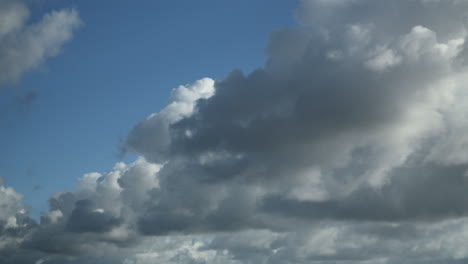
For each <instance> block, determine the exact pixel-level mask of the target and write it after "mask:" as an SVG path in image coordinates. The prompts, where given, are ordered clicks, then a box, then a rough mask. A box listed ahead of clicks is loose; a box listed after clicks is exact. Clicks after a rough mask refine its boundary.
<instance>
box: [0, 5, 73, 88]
mask: <svg viewBox="0 0 468 264" xmlns="http://www.w3.org/2000/svg"><path fill="white" fill-rule="evenodd" d="M0 10H1V11H0V82H5V81H15V80H18V79H19V77H20V76H21V74H23V73H24V72H26V71H28V70H31V69H34V68H37V67H38V66H39V65H40V64H42V63H43V62H44V61H45V60H46V59H47V58H49V57H53V56H55V55H57V54H58V53H59V52H60V50H61V48H62V46H63V45H64V44H65V43H66V42H68V41H69V40H70V39H71V38H72V37H73V31H74V30H75V29H76V28H77V27H78V26H79V25H80V24H81V21H80V19H79V17H78V12H77V11H76V10H74V9H63V10H60V11H52V12H51V13H49V14H46V15H44V17H43V18H42V19H41V20H40V21H39V22H37V23H36V24H27V23H26V22H27V19H28V17H29V10H28V8H27V7H26V6H25V5H24V4H23V3H22V2H20V1H2V2H0Z"/></svg>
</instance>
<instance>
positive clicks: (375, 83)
mask: <svg viewBox="0 0 468 264" xmlns="http://www.w3.org/2000/svg"><path fill="white" fill-rule="evenodd" d="M466 10H468V2H466V1H457V0H444V1H442V0H440V1H439V0H433V1H426V0H411V1H408V0H395V1H386V0H333V1H324V0H303V1H301V5H300V7H299V9H298V11H297V18H298V21H299V24H300V27H299V28H296V29H281V30H277V31H275V32H273V33H272V34H271V37H270V41H269V44H268V47H267V53H268V60H267V61H266V63H265V65H264V66H263V67H262V68H259V69H257V70H255V71H254V72H252V73H249V74H244V73H242V72H241V71H238V70H236V71H233V72H232V73H230V74H229V75H228V76H227V77H226V78H225V79H223V80H218V81H214V80H212V79H209V78H205V79H201V80H199V81H196V82H194V83H192V84H187V85H182V86H179V87H178V88H176V89H174V90H173V93H172V97H171V100H170V102H169V104H168V106H167V107H166V108H164V109H163V110H161V111H160V112H159V113H155V114H152V115H150V116H149V117H148V118H146V119H144V120H142V121H141V122H140V123H138V124H137V125H136V126H135V127H134V128H133V130H132V131H131V132H130V134H129V136H128V138H127V140H126V142H125V150H127V151H131V152H135V153H137V154H139V155H140V157H139V158H138V159H137V161H135V162H134V163H132V164H123V163H118V164H116V166H115V167H114V168H113V169H112V170H110V171H109V172H106V173H90V174H86V175H84V176H83V177H82V178H81V179H80V180H79V184H78V185H79V187H78V189H77V190H75V191H70V192H63V193H58V194H56V195H55V196H53V197H52V198H51V199H50V201H49V204H50V213H49V215H47V216H44V217H42V219H41V221H40V223H35V222H34V221H32V220H28V218H27V214H26V211H24V210H23V209H22V208H23V205H22V204H21V197H20V196H19V195H18V194H17V193H16V192H14V191H13V190H11V189H10V190H9V189H7V188H4V187H1V188H2V189H0V195H1V193H2V192H4V196H5V197H8V198H5V199H4V201H6V202H5V204H6V205H5V208H9V209H8V210H6V211H5V212H6V213H5V215H1V214H0V220H2V219H3V221H4V222H3V226H4V228H5V230H6V229H8V228H9V229H12V228H13V229H15V228H16V229H15V230H17V231H15V232H13V233H8V234H7V233H5V234H4V233H2V235H1V240H0V241H6V242H4V244H2V245H5V246H3V247H0V249H1V250H3V251H1V252H5V253H4V254H3V255H4V256H6V257H4V259H3V260H2V261H3V262H5V263H9V262H12V263H21V261H24V262H25V263H31V260H32V261H36V262H37V263H67V262H68V263H96V262H99V263H125V264H139V263H141V264H145V263H156V262H161V263H233V264H234V263H236V264H237V263H239V264H240V263H385V264H391V263H464V262H466V261H467V260H468V251H467V250H466V247H464V246H463V245H465V244H466V243H467V242H468V241H467V238H468V236H467V234H468V233H467V232H468V231H467V230H468V222H467V220H468V203H467V202H466V201H467V200H468V195H467V192H466V189H467V187H468V176H467V175H468V155H467V154H466V153H467V150H468V149H467V144H466V142H468V139H467V138H466V128H467V127H468V120H467V118H466V109H468V108H467V105H466V104H467V102H468V93H467V92H466V91H467V89H466V87H465V84H466V83H467V77H468V71H467V65H466V43H465V42H466V41H465V40H466V37H467V30H466V26H467V23H466ZM4 31H5V30H4ZM13 219H14V220H13ZM20 231H21V232H20ZM51 238H52V239H51ZM27 260H29V262H27Z"/></svg>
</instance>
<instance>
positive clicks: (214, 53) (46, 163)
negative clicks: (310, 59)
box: [0, 1, 296, 217]
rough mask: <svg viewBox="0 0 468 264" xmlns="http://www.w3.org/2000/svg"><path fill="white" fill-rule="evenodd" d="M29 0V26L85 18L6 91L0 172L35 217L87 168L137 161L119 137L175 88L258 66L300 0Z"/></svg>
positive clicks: (1, 113)
mask: <svg viewBox="0 0 468 264" xmlns="http://www.w3.org/2000/svg"><path fill="white" fill-rule="evenodd" d="M26 4H27V5H26V6H27V8H28V9H29V12H30V18H29V20H28V21H27V23H28V24H30V25H33V24H35V22H37V21H38V20H40V19H41V17H42V16H44V15H45V14H48V13H50V12H52V11H53V10H61V9H64V8H65V9H67V8H73V9H74V10H76V12H77V13H78V15H79V19H80V22H79V25H77V26H76V28H75V29H73V31H72V34H73V36H72V39H70V40H68V41H66V42H64V43H63V44H61V46H60V48H61V51H60V53H59V54H58V55H56V56H53V57H51V58H50V59H47V61H44V63H41V64H40V65H37V66H35V67H31V68H29V69H28V70H26V71H24V74H22V76H21V78H20V79H18V78H17V79H12V80H7V81H5V82H4V83H3V84H2V85H3V87H2V88H1V89H2V92H1V94H0V101H1V104H0V118H1V119H0V130H1V131H2V135H3V136H2V137H1V138H0V146H2V147H1V148H0V176H2V177H3V178H5V180H6V182H7V183H8V185H10V186H14V187H15V189H16V190H18V191H20V192H21V193H23V194H24V195H25V201H26V203H27V205H28V206H29V207H30V211H31V212H32V213H33V214H34V215H35V216H36V217H37V216H39V215H40V214H41V213H47V210H48V209H47V199H48V198H49V197H50V196H51V195H52V194H54V193H56V192H58V191H63V190H70V189H73V188H74V187H75V186H76V182H77V178H79V177H80V176H82V175H83V174H85V173H88V172H92V171H106V170H109V169H110V168H111V167H112V166H113V164H114V163H116V162H118V161H121V160H122V158H123V160H125V161H133V160H134V159H135V156H134V155H132V154H127V155H125V156H122V155H120V145H119V144H120V142H121V141H122V140H124V139H125V137H126V135H127V133H128V132H129V131H130V129H131V128H132V126H133V125H134V124H135V123H137V122H138V121H139V120H140V119H142V118H143V117H145V116H147V115H149V114H150V113H152V112H155V111H157V110H159V109H161V108H163V107H164V105H165V104H166V103H167V102H168V100H169V96H170V92H171V90H172V89H173V88H176V87H177V86H179V85H181V84H186V83H190V82H192V81H193V80H197V79H200V78H204V77H208V75H209V76H210V77H211V78H214V79H220V78H223V77H224V76H225V75H227V74H228V73H229V72H230V71H232V70H233V69H242V70H244V71H246V72H249V71H251V70H253V69H254V68H255V67H257V66H258V65H261V64H262V63H263V61H264V60H265V58H266V56H265V55H266V54H265V42H266V41H267V40H268V36H269V33H270V31H271V30H272V29H275V28H278V27H288V26H292V25H294V24H295V22H294V19H293V16H292V14H293V12H294V8H295V6H296V3H294V1H291V2H290V1H278V2H277V3H275V4H274V5H271V4H268V1H256V2H255V3H251V1H232V2H226V3H220V2H219V1H203V2H200V3H196V2H192V1H183V2H177V1H141V2H140V3H138V5H136V6H135V5H134V4H133V3H130V2H129V1H112V3H110V2H108V1H99V2H97V3H94V2H92V1H91V2H90V1H29V2H26ZM267 4H268V8H266V5H267ZM239 18H242V19H241V20H242V21H241V22H242V23H238V22H237V21H239V20H240V19H239ZM240 36H242V37H240ZM246 39H248V41H246ZM5 67H7V66H5ZM28 96H29V97H28ZM26 98H30V99H29V100H28V99H26Z"/></svg>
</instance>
